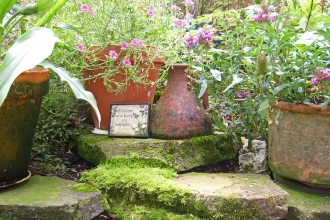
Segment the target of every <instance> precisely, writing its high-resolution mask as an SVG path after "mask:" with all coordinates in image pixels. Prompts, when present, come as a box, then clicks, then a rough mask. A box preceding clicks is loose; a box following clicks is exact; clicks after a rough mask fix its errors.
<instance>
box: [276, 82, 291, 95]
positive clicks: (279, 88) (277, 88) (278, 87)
mask: <svg viewBox="0 0 330 220" xmlns="http://www.w3.org/2000/svg"><path fill="white" fill-rule="evenodd" d="M289 86H290V84H289V83H287V84H282V85H279V86H277V87H276V88H275V89H274V92H273V94H274V95H276V94H277V93H279V92H280V91H281V90H282V89H285V88H287V87H289Z"/></svg>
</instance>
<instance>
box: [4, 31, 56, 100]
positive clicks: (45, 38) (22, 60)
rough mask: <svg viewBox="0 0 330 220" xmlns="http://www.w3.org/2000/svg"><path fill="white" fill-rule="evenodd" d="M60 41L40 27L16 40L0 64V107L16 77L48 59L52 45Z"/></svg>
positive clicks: (50, 32) (51, 32)
mask: <svg viewBox="0 0 330 220" xmlns="http://www.w3.org/2000/svg"><path fill="white" fill-rule="evenodd" d="M60 41H61V40H60V39H59V38H58V37H57V36H56V35H55V34H54V32H53V31H52V30H50V29H48V28H42V27H40V28H33V29H31V30H29V31H28V32H26V33H25V34H23V35H22V36H21V37H20V38H18V39H17V41H16V42H15V43H14V44H13V46H12V47H11V48H10V49H9V50H8V52H7V55H6V57H5V59H4V60H3V62H2V63H1V64H0V106H1V105H2V103H3V102H4V100H5V99H6V96H7V93H8V91H9V89H10V86H11V84H12V83H13V82H14V80H15V79H16V77H17V76H19V75H20V74H21V73H22V72H24V71H26V70H28V69H31V68H33V67H35V66H36V65H38V64H39V63H40V62H41V61H43V60H44V59H46V58H47V57H49V56H50V54H51V53H52V51H53V48H54V44H55V43H56V42H60Z"/></svg>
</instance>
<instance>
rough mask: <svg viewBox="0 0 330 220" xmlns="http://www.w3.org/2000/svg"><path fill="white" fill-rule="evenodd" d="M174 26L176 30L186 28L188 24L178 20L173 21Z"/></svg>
mask: <svg viewBox="0 0 330 220" xmlns="http://www.w3.org/2000/svg"><path fill="white" fill-rule="evenodd" d="M174 25H175V26H176V27H178V28H187V27H188V22H187V21H186V20H184V19H178V20H176V21H174Z"/></svg>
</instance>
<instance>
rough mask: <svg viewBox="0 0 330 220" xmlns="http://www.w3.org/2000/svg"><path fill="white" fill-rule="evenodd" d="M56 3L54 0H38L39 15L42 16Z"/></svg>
mask: <svg viewBox="0 0 330 220" xmlns="http://www.w3.org/2000/svg"><path fill="white" fill-rule="evenodd" d="M53 5H54V1H53V0H38V2H37V7H38V12H37V16H38V17H42V16H43V15H45V14H46V13H47V12H48V11H49V10H50V9H51V8H52V7H53Z"/></svg>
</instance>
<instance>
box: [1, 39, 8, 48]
mask: <svg viewBox="0 0 330 220" xmlns="http://www.w3.org/2000/svg"><path fill="white" fill-rule="evenodd" d="M8 42H9V40H8V39H4V40H3V42H2V46H3V47H4V46H7V45H8Z"/></svg>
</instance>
